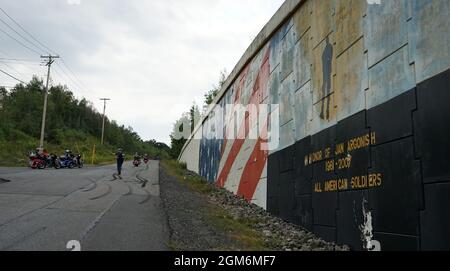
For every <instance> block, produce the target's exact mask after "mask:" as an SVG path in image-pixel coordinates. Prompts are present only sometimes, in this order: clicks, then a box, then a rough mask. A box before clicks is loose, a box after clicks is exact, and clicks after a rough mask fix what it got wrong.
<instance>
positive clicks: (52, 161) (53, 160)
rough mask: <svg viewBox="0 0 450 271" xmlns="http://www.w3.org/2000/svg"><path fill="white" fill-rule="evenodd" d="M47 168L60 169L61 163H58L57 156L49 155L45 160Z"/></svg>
mask: <svg viewBox="0 0 450 271" xmlns="http://www.w3.org/2000/svg"><path fill="white" fill-rule="evenodd" d="M47 167H53V168H55V169H59V168H61V162H60V161H59V159H58V156H56V155H55V154H50V155H49V157H48V158H47Z"/></svg>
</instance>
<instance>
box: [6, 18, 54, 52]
mask: <svg viewBox="0 0 450 271" xmlns="http://www.w3.org/2000/svg"><path fill="white" fill-rule="evenodd" d="M0 22H2V23H3V24H4V25H6V26H7V27H8V28H9V29H11V30H12V31H13V32H14V33H16V34H17V35H19V37H21V38H22V39H23V40H24V41H26V42H28V43H29V44H31V45H33V46H34V47H35V48H37V49H38V50H40V51H41V50H42V48H40V47H39V46H37V45H36V44H35V43H33V42H31V41H30V40H29V39H27V38H25V37H24V36H23V35H22V34H20V33H19V32H17V31H16V30H15V29H14V28H12V27H11V26H10V25H9V24H8V23H7V22H5V21H3V20H2V19H1V18H0ZM42 51H45V50H42Z"/></svg>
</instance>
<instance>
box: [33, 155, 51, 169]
mask: <svg viewBox="0 0 450 271" xmlns="http://www.w3.org/2000/svg"><path fill="white" fill-rule="evenodd" d="M29 158H30V167H31V168H32V169H37V168H38V169H45V168H46V167H47V162H46V159H45V157H41V156H39V155H36V154H32V155H30V156H29Z"/></svg>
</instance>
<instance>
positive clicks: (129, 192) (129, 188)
mask: <svg viewBox="0 0 450 271" xmlns="http://www.w3.org/2000/svg"><path fill="white" fill-rule="evenodd" d="M124 184H125V185H126V186H127V187H128V192H127V193H125V194H123V195H122V196H129V195H131V194H133V192H132V191H131V186H130V185H129V184H127V183H125V182H124Z"/></svg>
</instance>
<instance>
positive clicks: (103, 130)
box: [100, 98, 111, 145]
mask: <svg viewBox="0 0 450 271" xmlns="http://www.w3.org/2000/svg"><path fill="white" fill-rule="evenodd" d="M100 100H101V101H103V124H102V141H101V143H100V144H101V145H103V138H104V136H105V111H106V101H109V100H111V99H109V98H101V99H100Z"/></svg>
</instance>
